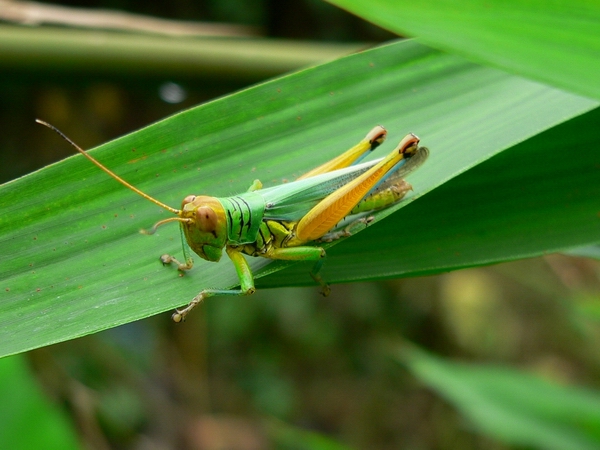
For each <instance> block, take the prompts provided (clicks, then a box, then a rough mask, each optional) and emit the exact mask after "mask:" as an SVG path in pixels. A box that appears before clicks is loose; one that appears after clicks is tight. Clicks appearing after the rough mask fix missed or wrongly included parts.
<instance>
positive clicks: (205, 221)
mask: <svg viewBox="0 0 600 450" xmlns="http://www.w3.org/2000/svg"><path fill="white" fill-rule="evenodd" d="M196 224H197V225H198V228H200V230H201V231H204V232H206V233H212V232H213V231H215V230H216V228H217V215H216V214H215V211H214V210H213V209H212V208H211V207H210V206H200V207H199V208H198V209H197V210H196Z"/></svg>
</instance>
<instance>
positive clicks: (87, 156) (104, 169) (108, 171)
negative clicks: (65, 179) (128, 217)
mask: <svg viewBox="0 0 600 450" xmlns="http://www.w3.org/2000/svg"><path fill="white" fill-rule="evenodd" d="M35 121H36V122H37V123H39V124H41V125H44V126H45V127H48V128H50V129H51V130H53V131H55V132H56V133H57V134H58V135H59V136H60V137H62V138H63V139H64V140H65V141H67V142H68V143H69V144H71V145H72V146H73V147H75V149H76V150H77V151H78V152H79V153H81V154H82V155H83V156H85V157H86V158H87V159H89V160H90V161H91V162H93V163H94V164H96V166H98V167H99V168H100V169H101V170H102V171H104V172H106V173H107V174H109V175H110V176H111V177H113V178H114V179H115V180H117V181H118V182H119V183H121V184H122V185H123V186H126V187H128V188H129V189H131V190H132V191H133V192H135V193H136V194H138V195H141V196H142V197H144V198H145V199H146V200H150V201H151V202H152V203H154V204H156V205H158V206H160V207H161V208H164V209H166V210H167V211H171V212H172V213H174V214H177V215H179V213H180V212H181V211H180V210H179V209H175V208H171V207H170V206H169V205H165V204H164V203H162V202H160V201H158V200H156V199H155V198H152V197H150V196H149V195H148V194H146V193H144V192H142V191H140V190H139V189H138V188H136V187H135V186H133V185H131V184H129V183H128V182H127V181H125V180H124V179H123V178H121V177H120V176H119V175H117V174H116V173H114V172H113V171H112V170H110V169H109V168H107V167H105V166H104V165H103V164H102V163H101V162H100V161H98V160H96V159H95V158H94V157H92V156H90V155H88V153H87V152H86V151H85V150H83V149H82V148H81V147H80V146H78V145H77V144H76V143H75V142H73V141H72V140H71V139H69V138H68V137H67V136H66V135H65V134H64V133H63V132H62V131H60V130H59V129H58V128H56V127H55V126H54V125H50V124H49V123H48V122H44V121H43V120H40V119H35Z"/></svg>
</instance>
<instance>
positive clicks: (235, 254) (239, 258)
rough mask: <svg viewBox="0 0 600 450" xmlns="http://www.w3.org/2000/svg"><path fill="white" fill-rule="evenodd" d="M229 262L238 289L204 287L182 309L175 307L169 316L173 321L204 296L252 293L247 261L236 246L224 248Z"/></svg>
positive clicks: (252, 280) (184, 314)
mask: <svg viewBox="0 0 600 450" xmlns="http://www.w3.org/2000/svg"><path fill="white" fill-rule="evenodd" d="M225 251H226V252H227V254H228V255H229V258H230V259H231V262H232V263H233V265H234V267H235V271H236V272H237V275H238V278H239V279H240V289H205V290H203V291H202V292H200V293H199V294H198V295H196V296H195V297H194V298H193V299H192V301H191V302H190V303H188V305H187V306H186V307H185V308H183V309H177V310H175V312H174V313H173V315H172V316H171V319H173V321H174V322H177V323H179V322H182V321H184V320H185V318H186V316H187V315H188V314H189V313H190V311H191V310H192V309H194V308H195V307H196V306H198V305H199V304H200V303H202V301H203V300H204V299H205V298H208V297H213V296H215V295H250V294H254V292H255V291H256V288H255V287H254V277H253V276H252V271H251V270H250V266H249V265H248V262H247V261H246V259H245V258H244V256H243V255H242V253H241V252H240V251H239V250H238V249H237V248H236V247H231V246H227V248H226V249H225Z"/></svg>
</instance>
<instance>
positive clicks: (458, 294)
mask: <svg viewBox="0 0 600 450" xmlns="http://www.w3.org/2000/svg"><path fill="white" fill-rule="evenodd" d="M61 5H65V6H72V7H86V8H88V7H91V8H110V9H114V10H119V11H125V12H130V13H135V14H146V15H152V16H155V17H161V18H165V19H173V20H182V21H210V22H224V23H232V24H240V25H251V26H252V27H255V28H253V29H252V30H251V31H252V32H253V33H258V34H259V35H261V36H263V37H267V38H277V39H281V40H280V41H278V42H280V43H281V44H282V45H284V46H285V45H286V43H287V42H289V41H288V40H309V41H311V42H312V43H313V44H316V46H315V49H314V61H313V62H312V64H315V63H317V62H318V61H319V60H321V59H323V58H325V56H324V55H325V53H322V54H321V53H319V51H318V49H319V45H321V48H322V49H325V48H326V49H327V51H329V52H332V53H335V52H336V49H338V51H339V54H340V55H341V54H344V53H346V52H348V51H349V49H350V48H356V49H359V48H363V47H366V46H369V45H372V44H374V43H376V42H383V41H386V40H388V39H390V38H392V37H394V36H393V35H392V34H390V33H388V32H386V31H384V30H381V29H379V28H377V27H375V26H373V25H370V24H368V23H366V22H364V21H362V20H360V19H359V18H356V17H354V16H352V15H350V14H348V13H345V12H344V11H342V10H339V9H338V8H336V7H334V6H331V5H329V4H326V3H323V2H320V1H316V0H303V1H297V2H277V1H275V0H273V1H264V2H252V1H249V0H245V1H244V0H227V1H190V0H177V1H174V2H169V3H167V2H162V3H155V2H151V3H149V2H141V1H128V2H125V1H119V0H114V1H110V2H109V1H99V2H77V1H71V2H63V3H61ZM5 7H6V6H5V5H0V8H5ZM0 26H1V27H2V32H6V31H7V30H8V31H9V32H10V31H11V30H12V31H14V32H15V33H18V31H17V30H16V29H15V30H13V29H12V28H10V29H8V28H7V27H9V25H5V24H1V25H0ZM10 26H11V27H12V26H14V25H10ZM32 29H33V28H32ZM246 31H247V30H246ZM142 36H145V35H142ZM148 36H152V35H148ZM153 37H154V36H153ZM165 39H168V38H165ZM319 43H322V44H319ZM284 51H285V50H284ZM294 51H295V50H294V49H293V48H292V47H290V48H289V49H288V50H287V53H288V54H290V53H294ZM332 53H327V54H328V55H329V54H332ZM320 55H323V56H320ZM21 56H23V55H21ZM74 58H76V56H74ZM274 58H275V57H274ZM36 61H39V64H37V62H36ZM306 63H307V62H306V61H305V60H302V59H301V58H299V57H298V58H297V61H296V62H294V61H292V62H289V65H288V68H287V70H292V69H293V68H294V64H296V67H297V68H301V67H302V66H303V65H305V64H306ZM257 64H258V65H260V64H261V62H260V61H257ZM0 66H1V67H2V70H1V71H0V98H1V107H0V124H2V130H3V132H2V133H0V151H1V152H2V157H1V160H2V164H1V166H0V181H2V182H6V181H8V180H11V179H14V178H16V177H19V176H22V175H24V174H27V173H29V172H31V171H34V170H36V169H37V168H40V167H43V166H45V165H47V164H50V163H52V162H54V161H58V160H60V159H62V158H64V157H66V156H69V155H71V154H72V150H71V149H70V148H69V147H68V146H67V145H65V146H60V145H48V144H47V141H48V139H49V134H48V132H47V130H45V129H44V128H42V127H40V126H36V124H35V123H34V119H35V118H36V117H41V118H43V119H44V120H47V121H49V122H51V123H53V124H55V125H56V126H58V127H59V128H60V129H62V130H63V131H64V132H65V133H66V134H67V135H69V136H70V137H71V138H72V139H74V140H75V141H76V142H77V143H78V144H80V145H81V146H82V147H84V148H90V147H93V146H95V145H98V144H100V143H103V142H105V141H108V140H110V139H113V138H115V137H117V136H120V135H122V134H125V133H127V132H129V131H132V130H135V129H138V128H140V127H143V126H145V125H147V124H149V123H152V122H153V121H156V120H158V119H161V118H163V117H165V116H168V115H170V114H173V113H176V112H178V111H180V110H182V109H185V108H187V107H191V106H194V105H196V104H198V103H202V102H205V101H208V100H210V99H213V98H215V97H218V96H222V95H224V94H227V93H229V92H232V91H235V90H238V89H241V88H243V87H245V86H248V85H250V84H252V83H256V82H260V81H261V80H262V79H266V77H271V76H276V75H277V74H278V69H277V68H265V67H264V65H263V66H262V67H258V68H254V69H251V68H249V69H248V70H247V71H243V70H241V69H240V68H239V67H238V68H236V67H234V68H231V69H230V68H227V67H223V66H218V64H217V65H216V66H215V67H216V68H214V69H210V68H208V69H207V68H206V67H204V68H202V67H201V68H199V69H198V70H188V71H185V72H182V71H178V70H174V69H172V68H169V67H167V66H166V65H165V67H163V68H162V69H161V68H160V67H158V68H157V67H154V68H153V69H152V70H144V66H143V64H141V63H140V66H138V67H136V63H135V62H133V63H131V64H130V65H127V64H125V65H124V67H123V68H122V69H120V68H119V67H118V65H116V66H114V67H113V66H111V65H110V64H106V66H98V67H85V66H81V65H78V64H74V63H69V61H67V60H65V61H63V60H57V61H54V62H53V61H45V60H42V58H36V57H35V56H29V57H28V56H27V55H25V57H24V58H23V60H19V58H17V57H14V58H13V59H8V58H7V59H5V60H4V61H0ZM599 293H600V264H599V263H598V261H597V260H594V259H588V258H579V257H575V256H566V255H549V256H546V257H544V258H537V259H533V260H525V261H518V262H513V263H509V264H502V265H497V266H493V267H489V268H477V269H469V270H463V271H457V272H453V273H449V274H445V275H440V276H434V277H424V278H417V279H402V280H394V281H385V282H379V283H357V284H351V285H337V286H334V289H333V292H332V295H331V296H330V297H328V298H322V297H321V296H319V294H318V292H317V289H315V288H306V289H300V288H295V289H274V290H259V292H257V293H256V294H255V295H254V296H251V297H249V298H226V299H213V300H211V301H209V302H206V303H205V304H204V305H202V307H201V308H198V310H197V311H195V312H194V314H192V315H191V316H190V318H189V320H188V321H187V322H186V323H185V324H184V325H182V326H175V325H174V324H173V323H172V322H171V321H170V317H169V315H166V314H165V315H160V316H155V317H152V318H149V319H146V320H143V321H139V322H136V323H132V324H129V325H126V326H122V327H118V328H115V329H112V330H109V331H106V332H102V333H98V334H95V335H92V336H88V337H85V338H81V339H77V340H74V341H70V342H66V343H62V344H57V345H54V346H50V347H46V348H42V349H39V350H35V351H32V352H29V353H28V354H27V355H26V357H25V359H26V361H25V364H22V361H21V358H20V357H10V358H7V359H4V360H2V361H0V363H2V364H0V376H2V378H0V380H4V382H3V383H0V384H2V386H3V387H2V388H1V389H0V395H1V396H2V398H3V399H6V401H2V402H1V403H2V404H3V406H1V407H0V410H2V412H1V413H0V417H3V418H4V420H0V447H2V448H54V447H56V448H68V447H69V446H71V448H93V449H96V448H97V449H107V448H132V449H159V448H160V449H164V448H184V449H185V448H189V449H260V448H346V446H347V448H373V449H396V448H411V449H456V448H461V449H480V448H481V449H505V448H561V446H560V445H561V444H557V445H556V446H552V445H551V444H548V445H546V446H544V445H541V446H540V445H539V444H537V445H534V444H531V445H530V446H527V445H523V442H528V441H527V440H526V439H524V440H520V441H519V440H516V441H517V442H520V444H518V443H517V444H511V442H513V443H514V442H515V440H514V439H510V438H506V435H505V434H503V433H502V432H501V431H498V430H494V429H490V428H489V427H486V425H485V420H484V419H483V418H482V422H478V421H477V418H476V417H473V416H472V415H469V406H465V405H472V404H474V403H477V402H480V403H485V404H486V406H487V407H485V408H482V409H479V410H477V411H476V412H475V413H474V414H476V415H477V414H479V415H481V416H485V415H486V414H488V415H491V416H493V417H494V418H495V419H494V423H496V424H500V423H501V422H502V424H506V423H509V422H510V420H507V419H506V417H504V416H502V417H504V419H500V415H499V414H498V409H499V408H500V406H499V405H502V406H503V407H504V412H505V413H506V415H507V416H509V417H511V418H513V419H515V420H516V421H519V420H520V421H521V423H523V422H525V423H527V429H529V430H532V431H536V430H537V431H540V430H541V432H542V433H543V432H545V431H544V430H549V429H551V428H552V427H549V428H544V426H545V425H546V426H547V425H548V423H551V420H549V421H548V422H546V423H545V424H544V423H543V420H542V419H541V418H540V416H544V415H545V414H546V413H547V414H548V415H549V416H552V413H551V412H550V410H551V409H552V408H551V407H549V406H547V405H546V406H544V405H543V404H542V403H541V402H540V403H537V405H539V408H540V409H543V411H544V414H541V415H537V416H536V415H535V414H532V415H531V417H534V416H535V417H536V418H537V419H536V420H537V421H536V420H533V419H532V420H531V422H527V415H525V416H526V418H525V419H522V420H521V418H520V416H519V414H521V413H523V409H524V406H523V405H522V404H518V402H517V403H515V404H511V403H510V402H509V401H508V400H506V398H501V400H499V402H497V403H494V402H493V401H490V399H489V398H488V399H487V400H488V402H489V403H486V402H485V401H484V400H485V399H484V400H482V399H481V398H480V397H477V396H476V395H475V394H478V393H481V392H480V391H478V390H477V382H478V381H481V380H490V379H492V378H493V377H489V376H487V375H485V374H484V375H481V374H480V373H479V372H476V371H472V372H470V371H469V370H467V372H466V375H465V376H463V377H458V378H457V380H458V381H457V383H460V381H461V380H462V381H463V382H464V383H465V384H464V385H463V386H458V385H456V384H455V387H456V386H458V387H456V389H454V390H452V389H444V388H443V387H440V386H441V385H440V383H441V381H440V380H442V381H443V380H445V381H448V380H451V379H452V378H451V375H452V374H453V373H455V372H453V371H454V370H455V369H457V370H458V367H456V366H448V365H445V364H447V361H449V360H460V361H465V362H467V361H468V362H470V363H476V364H477V366H460V368H463V369H464V368H468V367H473V368H475V367H478V368H479V367H480V366H479V365H480V364H485V365H486V366H485V367H489V366H487V364H494V365H495V366H492V367H500V366H505V367H506V366H508V367H512V368H514V369H519V370H520V371H523V372H526V373H529V374H533V375H537V376H541V377H542V378H544V379H546V380H549V381H550V382H551V383H553V384H552V386H568V385H578V386H582V387H586V388H588V389H589V390H586V391H583V392H579V391H577V392H575V393H573V392H571V391H569V393H573V394H574V395H578V394H581V395H582V396H583V397H585V398H586V399H590V401H592V402H593V401H595V400H597V397H596V396H598V395H599V394H597V392H598V388H599V386H600V345H599V344H600V327H599V322H598V320H599V319H600V308H599V307H598V295H599ZM409 342H410V343H411V344H409ZM413 344H416V345H417V346H418V347H420V348H421V349H425V350H427V351H428V352H429V353H430V354H436V355H437V357H432V356H427V354H423V353H421V352H420V350H416V348H415V347H413ZM438 357H442V358H443V359H438ZM427 364H429V365H427ZM435 364H438V365H437V366H436V365H435ZM434 368H435V369H434ZM502 370H504V369H498V371H497V372H498V373H502ZM518 373H521V372H514V374H518ZM436 374H437V375H436ZM436 376H437V378H436ZM30 377H31V378H30ZM509 378H510V377H509ZM435 380H437V381H435ZM502 383H506V384H505V386H506V389H505V392H510V391H511V389H512V388H513V387H515V386H516V385H524V381H523V380H521V379H520V378H519V379H518V380H516V381H515V380H512V381H510V382H509V381H507V380H506V379H502V380H501V381H499V384H497V385H495V386H496V388H498V386H501V385H502ZM534 385H535V388H538V387H539V385H537V384H535V383H534ZM40 386H41V390H40ZM432 387H433V389H432ZM481 389H483V391H482V392H487V393H489V392H490V391H492V390H493V388H492V387H491V386H484V387H482V388H481ZM540 389H541V388H540ZM465 390H466V392H467V397H466V398H467V399H466V400H464V398H463V400H464V401H461V398H460V396H459V395H458V394H457V395H455V396H453V395H451V394H449V392H454V393H457V392H459V391H460V392H463V391H465ZM533 390H534V388H532V391H533ZM439 392H445V393H446V394H445V395H440V394H439ZM469 393H471V394H473V395H472V396H471V397H469V395H468V394H469ZM555 394H556V393H555ZM548 395H549V396H550V399H549V400H550V401H551V400H552V395H551V394H548ZM556 395H558V394H556ZM492 397H493V396H492ZM546 397H547V396H546ZM34 398H39V402H34V401H31V402H30V401H24V400H25V399H28V400H32V399H34ZM545 400H548V398H545ZM47 401H49V402H50V403H47ZM565 403H566V400H565ZM584 404H585V405H587V404H586V403H585V402H584V401H582V402H581V403H579V405H580V406H579V407H578V408H575V411H579V412H581V411H582V410H584V409H585V407H584V406H583V405H584ZM595 404H600V403H595ZM457 405H458V406H457ZM591 407H592V408H593V404H592V406H591ZM494 408H497V409H494ZM511 408H512V409H511ZM534 409H535V408H534ZM494 414H496V415H494ZM570 414H571V417H574V415H576V414H575V412H571V413H570ZM582 414H583V413H582ZM557 415H559V414H558V413H557ZM583 416H585V414H583ZM586 417H587V416H586ZM7 418H10V420H8V419H7ZM575 419H576V417H574V420H575ZM587 419H588V420H589V421H588V422H585V420H584V421H583V422H579V423H576V424H575V426H574V428H575V429H579V428H584V429H586V432H587V433H588V436H595V437H596V438H598V440H596V441H595V442H600V428H598V423H599V422H598V420H597V415H596V416H594V414H593V413H590V417H589V418H587ZM575 421H576V420H575ZM559 422H560V421H558V420H557V423H559ZM3 424H4V425H3ZM23 424H28V427H23ZM48 424H49V425H48ZM507 426H508V425H507ZM510 426H511V427H513V428H512V429H514V427H515V426H516V425H515V424H513V425H510ZM560 426H562V425H560ZM560 426H559V425H556V428H560ZM536 427H539V428H536ZM57 430H62V433H59V432H58V431H57ZM565 430H566V431H565V435H568V434H569V430H568V429H565ZM34 436H35V437H36V438H39V439H40V441H38V442H37V443H35V441H33V440H32V439H33V437H34ZM550 437H551V438H552V436H550ZM563 437H564V436H563ZM555 442H560V441H559V436H556V440H555ZM566 442H570V443H571V445H573V446H572V447H570V448H593V447H589V446H588V445H589V443H588V442H583V441H581V442H580V441H578V440H577V439H576V437H575V438H573V440H571V441H566ZM562 448H568V447H562Z"/></svg>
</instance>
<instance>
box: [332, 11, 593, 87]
mask: <svg viewBox="0 0 600 450" xmlns="http://www.w3.org/2000/svg"><path fill="white" fill-rule="evenodd" d="M329 1H330V2H331V3H333V4H335V5H338V6H340V7H341V8H344V9H347V10H348V11H350V12H352V13H354V14H357V15H359V16H361V17H363V18H365V19H367V20H369V21H371V22H373V23H375V24H377V25H379V26H382V27H384V28H387V29H389V30H391V31H394V32H396V33H399V34H403V35H408V36H416V37H418V38H419V40H420V41H421V42H423V43H425V44H428V45H431V46H432V47H435V48H439V49H441V50H446V51H449V52H452V53H456V54H458V55H462V56H464V57H466V58H468V59H470V60H471V61H474V62H478V63H482V64H485V65H492V66H495V67H498V68H502V69H504V70H506V71H508V72H511V73H515V74H519V75H523V76H526V77H530V78H532V79H535V80H539V81H543V82H545V83H548V84H551V85H554V86H557V87H560V88H563V89H566V90H569V91H572V92H577V93H580V94H583V95H587V96H590V97H593V98H596V99H600V78H599V77H598V74H599V73H600V58H598V55H600V3H599V2H593V1H588V0H575V1H570V0H558V1H552V2H547V1H544V0H529V1H526V2H524V1H522V0H486V1H482V0H466V1H465V0H425V1H418V2H415V1H410V0H329Z"/></svg>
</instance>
